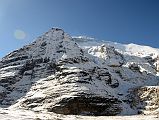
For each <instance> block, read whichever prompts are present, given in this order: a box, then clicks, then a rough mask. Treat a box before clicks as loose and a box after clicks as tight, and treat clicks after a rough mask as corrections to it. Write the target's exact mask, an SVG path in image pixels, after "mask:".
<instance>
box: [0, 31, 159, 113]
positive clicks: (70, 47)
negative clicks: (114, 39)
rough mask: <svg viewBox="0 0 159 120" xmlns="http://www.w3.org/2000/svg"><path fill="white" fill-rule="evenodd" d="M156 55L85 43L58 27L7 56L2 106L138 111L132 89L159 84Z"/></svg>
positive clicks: (1, 72) (0, 64)
mask: <svg viewBox="0 0 159 120" xmlns="http://www.w3.org/2000/svg"><path fill="white" fill-rule="evenodd" d="M120 48H121V47H120ZM151 58H152V57H151ZM151 58H150V57H141V56H135V55H132V56H131V55H130V54H127V53H123V52H121V50H119V49H116V48H115V47H114V46H113V45H109V44H100V45H99V46H90V47H86V48H85V47H81V46H80V44H79V43H76V42H75V41H74V39H73V38H71V37H70V36H69V35H68V34H67V33H65V32H64V31H63V30H61V29H58V28H53V29H51V30H49V31H48V32H46V33H45V34H44V35H42V36H40V37H38V38H37V40H36V41H35V42H33V43H31V44H30V45H26V46H24V47H23V48H21V49H19V50H15V51H13V52H12V53H10V54H8V55H7V56H5V57H4V58H2V60H1V61H0V105H1V107H10V108H18V109H19V108H22V109H29V110H33V111H45V112H55V113H60V114H81V115H118V114H137V112H138V107H137V106H135V107H131V106H132V105H131V104H132V103H131V102H130V101H129V99H130V100H131V97H130V96H131V95H133V93H132V94H131V95H129V94H130V93H129V89H134V88H138V87H141V86H146V85H147V86H149V85H157V84H158V76H157V75H156V73H157V72H156V70H155V67H154V63H155V61H153V59H154V58H152V59H151ZM142 109H144V108H142Z"/></svg>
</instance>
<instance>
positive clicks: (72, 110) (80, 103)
mask: <svg viewBox="0 0 159 120" xmlns="http://www.w3.org/2000/svg"><path fill="white" fill-rule="evenodd" d="M119 104H120V101H119V100H118V99H116V98H102V97H86V96H79V97H72V98H64V99H62V100H61V101H60V102H59V103H57V104H56V105H55V106H53V107H52V108H51V107H50V109H49V111H50V112H55V113H60V114H65V115H68V114H75V115H82V114H83V115H95V116H99V115H117V114H119V113H120V112H121V108H120V107H119Z"/></svg>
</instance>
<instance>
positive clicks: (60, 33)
mask: <svg viewBox="0 0 159 120" xmlns="http://www.w3.org/2000/svg"><path fill="white" fill-rule="evenodd" d="M40 38H43V39H45V40H46V41H59V40H66V41H67V40H71V39H72V38H71V36H70V35H68V34H67V33H65V32H64V30H62V29H60V28H51V29H50V30H49V31H48V32H46V33H45V34H44V35H42V36H41V37H40Z"/></svg>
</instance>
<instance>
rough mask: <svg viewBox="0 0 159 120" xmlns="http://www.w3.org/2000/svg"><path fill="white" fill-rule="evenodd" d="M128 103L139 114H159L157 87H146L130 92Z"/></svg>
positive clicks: (158, 90)
mask: <svg viewBox="0 0 159 120" xmlns="http://www.w3.org/2000/svg"><path fill="white" fill-rule="evenodd" d="M130 93H131V94H130V96H129V97H130V98H129V102H130V104H131V107H132V108H137V109H138V113H139V114H159V87H158V86H146V87H139V88H134V89H132V90H130Z"/></svg>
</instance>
